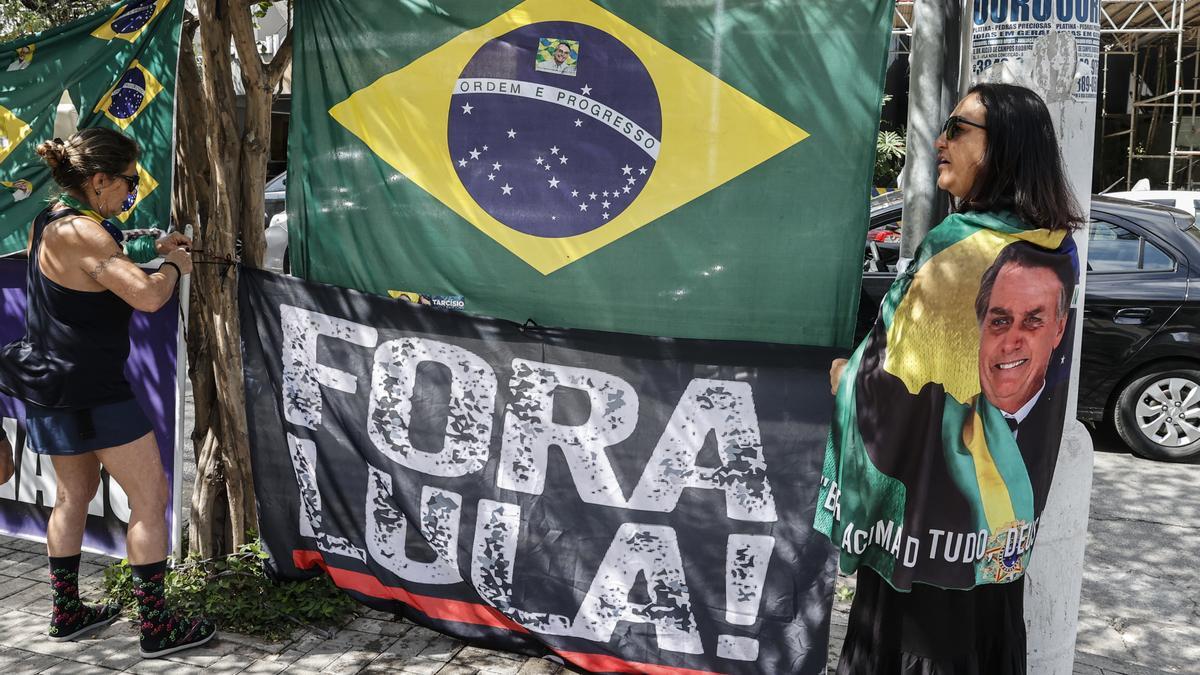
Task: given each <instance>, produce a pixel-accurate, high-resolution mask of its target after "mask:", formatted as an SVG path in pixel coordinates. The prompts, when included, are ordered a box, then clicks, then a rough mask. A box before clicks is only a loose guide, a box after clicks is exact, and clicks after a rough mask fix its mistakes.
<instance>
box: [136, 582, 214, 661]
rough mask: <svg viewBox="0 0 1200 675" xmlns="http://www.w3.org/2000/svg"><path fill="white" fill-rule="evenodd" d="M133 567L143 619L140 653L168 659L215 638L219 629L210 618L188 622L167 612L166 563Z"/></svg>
mask: <svg viewBox="0 0 1200 675" xmlns="http://www.w3.org/2000/svg"><path fill="white" fill-rule="evenodd" d="M131 567H132V568H133V595H134V597H136V598H137V601H138V617H139V618H140V619H141V629H142V641H141V651H142V656H144V657H154V656H165V655H167V654H173V653H175V652H177V651H180V650H181V649H187V648H189V647H197V646H200V645H202V644H204V643H205V642H208V641H209V640H210V639H212V636H213V635H214V634H215V633H216V628H215V626H213V624H212V622H211V621H208V620H207V619H187V618H184V617H181V616H179V615H177V614H175V613H174V612H172V611H170V610H168V609H167V601H166V598H165V586H166V578H167V561H166V560H163V561H160V562H156V563H149V564H147V565H131Z"/></svg>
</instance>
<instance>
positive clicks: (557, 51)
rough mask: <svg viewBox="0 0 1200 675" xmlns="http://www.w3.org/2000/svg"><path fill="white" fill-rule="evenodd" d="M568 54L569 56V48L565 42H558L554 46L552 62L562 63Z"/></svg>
mask: <svg viewBox="0 0 1200 675" xmlns="http://www.w3.org/2000/svg"><path fill="white" fill-rule="evenodd" d="M569 56H571V48H570V47H568V46H567V43H565V42H560V43H558V46H557V47H555V48H554V62H555V63H558V64H562V63H563V62H565V61H566V60H567V58H568V57H569Z"/></svg>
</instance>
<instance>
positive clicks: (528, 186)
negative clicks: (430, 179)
mask: <svg viewBox="0 0 1200 675" xmlns="http://www.w3.org/2000/svg"><path fill="white" fill-rule="evenodd" d="M556 52H557V59H556V58H555V55H556ZM447 141H448V149H449V152H450V159H451V161H452V162H453V163H454V166H455V170H456V172H457V174H458V178H459V180H461V181H462V184H463V186H464V187H465V188H466V190H467V193H468V194H470V195H471V197H472V198H473V199H474V200H475V202H476V203H477V204H478V205H479V206H480V208H482V209H483V210H484V211H486V212H487V213H488V214H489V215H491V216H492V217H493V218H495V219H496V220H497V221H499V222H500V223H502V224H504V225H505V226H506V227H510V228H512V229H514V230H517V231H518V232H523V233H525V234H530V235H534V236H538V237H551V238H556V237H570V236H575V235H579V234H583V233H585V232H590V231H592V230H594V229H596V228H599V227H602V226H603V225H604V224H605V223H608V222H610V221H612V220H613V219H614V218H616V217H617V216H618V215H619V214H620V213H621V212H622V211H624V210H625V209H627V208H628V207H629V205H630V204H631V203H633V200H634V199H636V198H637V196H638V195H639V194H640V193H641V191H642V188H643V187H644V186H645V184H646V181H647V180H648V179H649V178H650V175H651V173H653V171H654V166H655V163H656V162H657V159H658V153H659V148H660V145H661V141H662V109H661V106H660V105H659V100H658V90H657V89H656V88H655V86H654V81H653V80H652V79H651V77H650V73H649V72H648V71H647V70H646V67H645V66H644V65H643V64H642V62H641V60H640V59H638V57H637V56H636V55H635V54H634V53H633V51H632V50H630V49H629V48H628V47H626V46H625V45H624V44H622V43H621V42H620V41H619V40H617V39H616V38H615V37H613V36H612V35H610V34H608V33H606V32H604V31H601V30H598V29H596V28H593V27H591V26H586V25H584V24H579V23H574V22H565V21H548V22H540V23H533V24H529V25H527V26H522V27H521V28H518V29H516V30H513V31H511V32H509V33H506V34H505V35H502V36H500V37H498V38H495V39H493V40H491V41H490V42H487V43H485V44H484V45H483V46H482V47H480V49H479V50H478V51H477V52H476V53H475V55H474V56H473V57H472V58H471V60H470V61H469V62H468V63H467V66H466V67H465V68H464V69H463V72H462V75H461V76H460V77H459V79H458V80H457V81H456V82H455V83H454V95H453V96H452V97H451V103H450V111H449V124H448V139H447Z"/></svg>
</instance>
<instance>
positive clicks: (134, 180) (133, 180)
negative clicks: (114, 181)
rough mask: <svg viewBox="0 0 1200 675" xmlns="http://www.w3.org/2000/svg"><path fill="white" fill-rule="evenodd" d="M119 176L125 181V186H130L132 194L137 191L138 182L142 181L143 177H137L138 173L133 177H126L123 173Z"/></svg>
mask: <svg viewBox="0 0 1200 675" xmlns="http://www.w3.org/2000/svg"><path fill="white" fill-rule="evenodd" d="M117 176H118V177H120V178H124V179H125V184H126V185H128V186H129V191H130V192H133V191H134V190H137V186H138V181H139V180H141V176H139V175H137V174H136V173H135V174H133V175H132V176H126V175H125V174H123V173H119V174H117Z"/></svg>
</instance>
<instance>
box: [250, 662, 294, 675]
mask: <svg viewBox="0 0 1200 675" xmlns="http://www.w3.org/2000/svg"><path fill="white" fill-rule="evenodd" d="M287 667H288V664H286V663H279V662H278V661H268V660H266V659H255V660H254V661H252V662H250V665H248V666H246V667H245V669H243V670H242V673H243V675H276V673H282V672H283V671H284V670H286V669H287Z"/></svg>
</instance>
